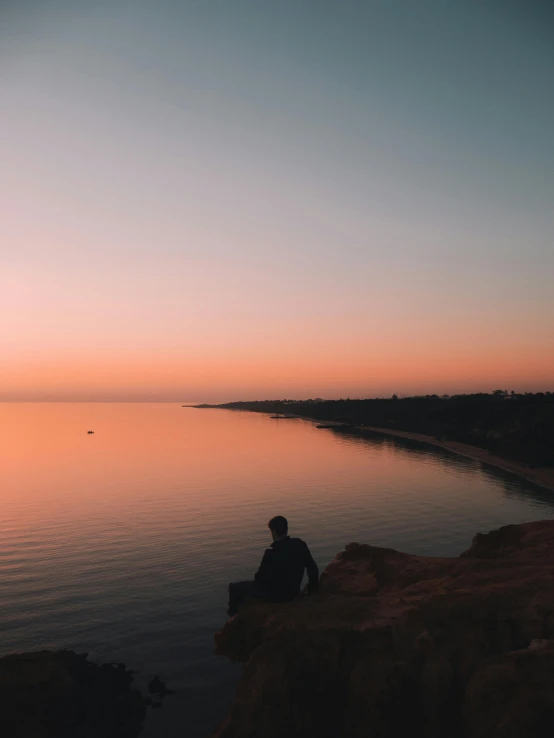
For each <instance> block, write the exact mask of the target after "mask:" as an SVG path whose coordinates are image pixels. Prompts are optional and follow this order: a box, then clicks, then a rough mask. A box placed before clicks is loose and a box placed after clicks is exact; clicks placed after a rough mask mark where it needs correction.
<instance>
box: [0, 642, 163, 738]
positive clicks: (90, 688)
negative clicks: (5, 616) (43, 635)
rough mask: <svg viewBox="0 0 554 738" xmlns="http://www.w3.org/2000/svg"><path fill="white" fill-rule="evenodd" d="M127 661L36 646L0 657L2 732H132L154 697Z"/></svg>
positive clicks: (46, 737) (75, 737)
mask: <svg viewBox="0 0 554 738" xmlns="http://www.w3.org/2000/svg"><path fill="white" fill-rule="evenodd" d="M132 682H133V672H132V671H130V670H129V669H126V668H125V665H124V664H118V665H114V664H103V665H102V666H99V665H97V664H94V663H92V662H90V661H88V660H87V654H76V653H74V652H73V651H37V652H35V653H21V654H13V655H10V656H4V657H3V658H0V736H1V737H2V738H134V737H135V736H138V734H139V733H140V731H141V729H142V724H143V721H144V718H145V715H146V705H147V704H149V702H150V700H149V699H148V698H146V699H145V698H144V697H143V696H142V694H141V693H140V691H139V690H138V689H136V688H134V687H133V686H132Z"/></svg>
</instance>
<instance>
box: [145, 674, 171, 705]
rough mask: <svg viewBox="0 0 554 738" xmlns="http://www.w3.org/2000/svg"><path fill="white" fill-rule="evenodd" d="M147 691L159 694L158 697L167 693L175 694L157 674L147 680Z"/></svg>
mask: <svg viewBox="0 0 554 738" xmlns="http://www.w3.org/2000/svg"><path fill="white" fill-rule="evenodd" d="M148 691H149V692H150V694H153V695H157V696H159V697H160V699H161V698H163V697H165V696H166V695H168V694H175V690H174V689H167V687H166V686H165V682H164V681H162V680H161V679H160V677H159V676H157V675H156V676H155V677H154V678H153V679H151V680H150V681H149V682H148Z"/></svg>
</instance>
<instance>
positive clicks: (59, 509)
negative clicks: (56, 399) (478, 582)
mask: <svg viewBox="0 0 554 738" xmlns="http://www.w3.org/2000/svg"><path fill="white" fill-rule="evenodd" d="M87 430H94V434H93V435H88V434H87ZM0 458H1V463H0V501H1V513H0V655H5V654H8V653H13V652H15V651H22V650H36V649H42V648H52V649H57V648H70V649H75V650H77V651H87V652H89V653H90V656H91V658H93V659H95V660H97V661H100V662H101V661H124V662H125V663H126V664H127V665H128V666H129V667H131V668H133V669H138V670H139V674H138V677H137V679H138V681H139V684H141V685H144V684H145V683H146V682H147V681H148V680H149V679H150V678H151V677H152V676H154V675H155V674H160V675H161V676H162V677H163V678H164V679H165V680H166V682H167V684H168V686H169V687H171V688H173V689H176V690H178V692H177V694H176V695H175V696H173V697H169V698H167V699H166V701H165V703H164V706H163V708H162V709H161V710H157V711H150V715H149V717H148V720H147V723H146V726H145V730H144V732H143V735H144V737H145V738H154V737H157V738H162V736H163V738H174V737H175V738H177V736H178V737H179V738H182V737H183V736H184V735H186V736H187V738H205V737H206V736H208V735H209V734H210V732H211V731H212V730H213V729H214V728H215V727H216V725H217V723H218V722H219V720H220V719H221V718H222V717H223V716H224V714H225V713H226V711H227V709H228V707H229V705H230V703H231V700H232V695H233V691H234V689H235V685H236V683H237V678H238V675H239V673H240V667H239V666H236V665H231V664H228V663H227V662H226V661H225V660H224V659H222V658H216V657H215V656H213V633H214V631H215V630H217V629H219V628H220V627H221V626H222V625H223V623H224V622H225V620H226V615H225V610H226V596H227V584H228V582H229V581H232V580H238V579H244V578H250V577H252V575H253V574H254V572H255V570H256V568H257V566H258V563H259V560H260V558H261V556H262V554H263V551H264V549H265V547H266V546H267V545H269V543H270V538H269V531H268V530H267V521H268V520H269V518H271V517H272V516H273V515H285V516H287V517H288V518H289V522H290V532H291V534H292V535H295V536H300V537H302V538H304V539H305V540H306V541H307V542H308V543H309V545H310V547H311V550H312V553H313V554H314V557H315V558H316V560H317V562H318V564H319V565H320V568H321V569H323V568H324V567H325V566H326V565H327V564H328V563H329V562H330V561H331V559H332V558H333V556H334V555H335V554H336V553H337V552H338V551H340V550H341V549H343V548H344V546H345V545H346V544H347V543H349V542H350V541H358V542H360V543H372V544H376V545H382V546H392V547H394V548H398V549H401V550H402V551H406V552H410V553H419V554H436V555H457V554H459V553H461V552H462V551H463V550H464V549H466V548H467V547H468V546H469V545H470V543H471V539H472V538H473V536H474V535H475V533H476V532H477V531H482V532H486V531H488V530H491V529H493V528H497V527H498V526H501V525H506V524H507V523H519V522H523V521H529V520H538V519H541V518H550V517H554V493H549V492H548V491H544V490H541V489H540V488H538V487H535V486H533V485H532V484H530V483H528V482H525V481H521V480H518V479H517V478H516V477H514V476H511V475H509V474H506V473H503V472H501V471H499V470H496V469H494V468H493V467H488V466H486V465H483V464H481V463H479V462H476V461H472V460H470V459H465V458H463V457H460V456H456V455H454V454H451V453H449V452H446V451H443V450H441V449H433V448H432V447H429V446H425V445H422V444H419V443H416V442H411V441H404V440H400V439H392V438H385V437H382V438H381V437H375V438H372V439H371V440H368V439H361V438H358V437H348V436H344V435H341V434H339V433H336V432H334V431H332V430H321V429H316V427H315V424H313V423H311V422H309V421H305V420H297V419H295V420H273V419H271V418H269V417H268V416H266V415H257V414H252V413H242V412H231V411H225V410H196V409H193V408H182V407H180V405H174V404H131V403H121V404H116V403H114V404H112V403H83V404H77V403H75V404H73V403H60V404H49V403H38V404H32V403H6V404H0Z"/></svg>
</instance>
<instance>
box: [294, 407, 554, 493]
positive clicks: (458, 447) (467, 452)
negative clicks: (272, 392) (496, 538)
mask: <svg viewBox="0 0 554 738" xmlns="http://www.w3.org/2000/svg"><path fill="white" fill-rule="evenodd" d="M306 420H308V418H306ZM309 420H313V418H309ZM317 422H321V421H317ZM358 430H360V431H361V432H362V433H363V432H364V431H369V432H370V433H378V434H380V435H383V436H396V437H397V438H406V439H408V440H411V441H420V442H421V443H427V444H429V445H430V446H438V447H439V448H444V449H446V450H447V451H452V452H453V453H455V454H458V455H459V456H465V457H467V458H468V459H473V460H474V461H482V462H483V463H484V464H489V466H496V467H497V468H498V469H502V470H503V471H507V472H510V474H515V475H516V476H518V477H521V478H522V479H525V480H526V481H528V482H531V483H532V484H536V485H538V486H539V487H544V489H547V490H549V491H550V492H554V469H548V468H546V467H538V468H535V469H533V468H529V467H526V466H523V464H520V463H518V462H517V461H508V459H504V458H502V457H501V456H496V455H495V454H491V453H489V452H488V451H487V450H486V449H482V448H479V447H478V446H470V445H469V444H468V443H459V442H458V441H438V440H437V439H436V438H433V437H432V436H426V435H424V434H423V433H410V432H408V431H397V430H391V429H389V428H376V427H374V426H370V425H363V426H358Z"/></svg>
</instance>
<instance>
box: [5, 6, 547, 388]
mask: <svg viewBox="0 0 554 738" xmlns="http://www.w3.org/2000/svg"><path fill="white" fill-rule="evenodd" d="M553 132H554V7H553V6H552V4H551V3H550V2H548V0H545V1H544V2H543V1H539V0H535V1H534V0H528V1H527V2H525V3H522V2H519V1H518V0H479V1H478V0H467V2H464V3H458V2H455V1H454V0H418V2H413V0H360V1H357V0H342V1H341V2H339V1H338V0H333V1H331V0H310V1H308V0H132V1H131V0H96V1H95V2H94V3H92V2H90V1H88V0H87V2H84V1H82V0H50V1H49V2H44V0H0V139H1V141H2V152H1V154H0V400H171V401H183V402H191V401H192V402H194V401H207V402H218V401H227V400H239V399H264V398H283V397H287V398H306V397H329V398H332V397H346V396H350V397H374V396H387V395H389V394H392V393H397V394H405V395H408V394H421V393H428V392H429V393H434V392H438V393H455V392H469V391H475V390H479V391H490V390H492V389H495V388H497V387H502V388H508V389H515V390H516V391H536V390H545V389H550V390H554V289H553V288H552V285H553V283H554V238H553V234H554V207H553V203H554V145H553Z"/></svg>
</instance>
